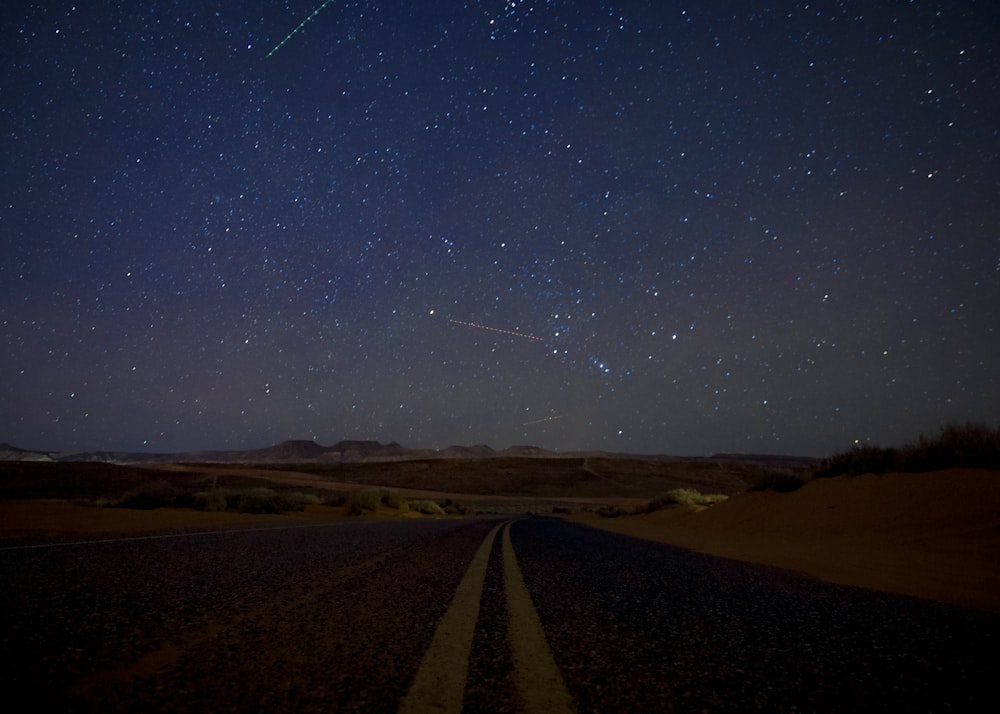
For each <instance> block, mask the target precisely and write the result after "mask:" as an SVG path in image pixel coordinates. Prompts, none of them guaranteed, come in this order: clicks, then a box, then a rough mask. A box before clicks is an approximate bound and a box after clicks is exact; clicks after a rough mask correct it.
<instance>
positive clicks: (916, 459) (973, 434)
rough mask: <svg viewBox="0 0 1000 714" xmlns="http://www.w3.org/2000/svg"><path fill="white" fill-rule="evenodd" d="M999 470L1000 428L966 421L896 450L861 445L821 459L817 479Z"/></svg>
mask: <svg viewBox="0 0 1000 714" xmlns="http://www.w3.org/2000/svg"><path fill="white" fill-rule="evenodd" d="M958 467H964V468H993V469H995V468H1000V429H991V428H990V427H988V426H985V425H984V424H977V423H974V422H966V423H965V424H958V423H951V424H947V425H945V426H944V427H943V428H942V429H941V431H940V432H939V433H938V434H937V435H935V436H925V435H923V434H921V435H920V437H919V438H918V439H917V440H916V441H913V442H909V443H907V444H904V445H903V446H901V447H899V448H890V449H883V448H880V447H878V446H872V445H867V444H865V445H861V446H855V447H853V448H851V449H848V450H846V451H840V452H838V453H835V454H834V455H833V456H831V457H829V458H827V459H824V460H823V462H822V463H821V464H820V466H819V468H817V469H816V471H815V472H814V476H816V477H818V478H826V477H830V476H840V475H850V476H857V475H860V474H866V473H886V472H888V471H906V472H918V471H937V470H941V469H948V468H958Z"/></svg>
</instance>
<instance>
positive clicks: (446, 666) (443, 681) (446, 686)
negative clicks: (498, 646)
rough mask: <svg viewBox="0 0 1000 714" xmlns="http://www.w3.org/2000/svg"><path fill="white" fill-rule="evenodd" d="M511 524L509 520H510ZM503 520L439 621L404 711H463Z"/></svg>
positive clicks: (404, 702)
mask: <svg viewBox="0 0 1000 714" xmlns="http://www.w3.org/2000/svg"><path fill="white" fill-rule="evenodd" d="M508 524H509V521H508ZM503 525H504V524H503V523H499V524H497V526H496V527H494V528H493V530H491V531H490V532H489V534H487V536H486V538H485V539H484V540H483V542H482V545H480V546H479V550H477V551H476V554H475V556H473V558H472V562H471V563H470V564H469V569H468V570H467V571H465V575H464V576H463V577H462V581H461V582H460V583H459V584H458V588H457V589H456V590H455V597H454V599H453V600H452V601H451V605H450V606H449V607H448V611H447V612H445V614H444V617H442V618H441V622H439V623H438V626H437V629H436V630H435V631H434V637H433V639H432V640H431V644H430V647H428V648H427V652H425V653H424V658H423V659H422V660H421V662H420V668H419V669H418V670H417V675H416V677H414V679H413V683H412V684H411V685H410V689H409V691H408V692H407V693H406V696H405V697H404V698H403V700H402V702H400V705H399V711H400V713H401V714H411V713H413V714H416V713H417V712H429V711H435V712H461V711H462V697H463V696H464V695H465V682H466V679H467V678H468V674H469V655H470V654H471V653H472V637H473V635H474V634H475V630H476V621H477V620H478V619H479V603H480V601H481V599H482V595H483V582H484V581H485V580H486V566H487V564H488V563H489V560H490V552H491V551H492V550H493V541H494V539H495V538H496V534H497V531H499V530H500V528H501V526H503Z"/></svg>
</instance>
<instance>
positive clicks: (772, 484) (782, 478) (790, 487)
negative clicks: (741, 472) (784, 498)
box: [748, 470, 806, 493]
mask: <svg viewBox="0 0 1000 714" xmlns="http://www.w3.org/2000/svg"><path fill="white" fill-rule="evenodd" d="M805 484H806V479H805V477H804V476H802V475H800V474H796V473H792V472H791V471H780V470H772V471H761V472H760V473H758V474H756V475H755V476H754V480H753V483H752V484H751V486H750V488H749V489H748V490H750V491H777V492H779V493H791V492H792V491H797V490H798V489H800V488H802V487H803V486H805Z"/></svg>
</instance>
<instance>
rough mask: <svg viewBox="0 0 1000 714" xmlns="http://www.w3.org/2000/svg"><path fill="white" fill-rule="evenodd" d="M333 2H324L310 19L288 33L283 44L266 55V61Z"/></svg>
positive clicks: (279, 44)
mask: <svg viewBox="0 0 1000 714" xmlns="http://www.w3.org/2000/svg"><path fill="white" fill-rule="evenodd" d="M331 1H332V0H326V2H324V3H323V4H322V5H320V6H319V7H318V8H316V9H315V10H313V11H312V12H311V13H310V14H309V17H307V18H306V19H305V20H303V21H302V22H300V23H299V24H298V25H297V26H296V27H295V29H294V30H292V31H291V32H289V33H288V34H287V35H285V39H283V40H282V41H281V42H279V43H278V44H276V45H275V46H274V47H273V48H272V49H271V51H270V52H268V53H267V54H266V55H264V59H267V58H268V57H270V56H271V55H273V54H274V53H275V52H277V51H278V50H280V49H281V46H282V45H284V44H285V43H286V42H288V41H289V40H290V39H291V38H292V35H294V34H295V33H296V32H298V31H299V30H301V29H302V28H303V27H305V26H306V24H307V23H308V22H309V21H310V20H312V19H313V18H314V17H316V16H317V15H318V14H319V12H320V10H322V9H323V8H324V7H326V6H327V5H329V4H330V2H331Z"/></svg>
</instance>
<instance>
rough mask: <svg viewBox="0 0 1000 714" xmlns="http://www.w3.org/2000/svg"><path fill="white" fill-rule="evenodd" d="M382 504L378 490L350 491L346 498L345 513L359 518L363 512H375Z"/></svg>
mask: <svg viewBox="0 0 1000 714" xmlns="http://www.w3.org/2000/svg"><path fill="white" fill-rule="evenodd" d="M381 503H382V492H381V491H380V490H378V489H368V490H365V491H352V492H351V494H350V495H349V496H348V497H347V512H348V513H349V514H350V515H352V516H360V515H362V514H363V513H364V512H365V511H373V512H374V511H377V510H378V507H379V505H380V504H381Z"/></svg>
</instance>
